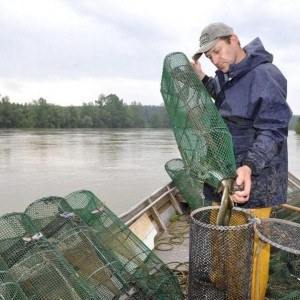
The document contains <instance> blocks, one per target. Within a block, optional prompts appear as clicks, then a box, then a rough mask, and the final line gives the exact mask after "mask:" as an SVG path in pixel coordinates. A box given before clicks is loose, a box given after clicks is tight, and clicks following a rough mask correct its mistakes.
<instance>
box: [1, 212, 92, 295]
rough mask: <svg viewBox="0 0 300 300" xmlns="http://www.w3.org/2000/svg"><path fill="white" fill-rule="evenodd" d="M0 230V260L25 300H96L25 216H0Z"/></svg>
mask: <svg viewBox="0 0 300 300" xmlns="http://www.w3.org/2000/svg"><path fill="white" fill-rule="evenodd" d="M0 228H1V230H0V254H1V257H2V259H3V261H4V262H5V264H6V265H7V266H8V267H9V269H10V274H11V276H12V278H13V279H14V280H15V281H17V283H18V284H19V285H20V286H21V288H22V290H23V291H24V293H25V294H26V296H27V297H28V298H29V299H45V300H46V299H96V294H94V293H93V292H92V290H91V289H89V287H88V286H87V285H86V284H85V283H84V282H82V281H80V280H79V279H78V278H77V274H76V273H75V271H74V269H73V268H72V267H71V266H70V265H69V264H68V263H67V261H66V260H65V259H64V258H63V256H62V255H61V254H60V253H59V251H58V250H57V248H56V247H55V246H54V245H51V244H50V243H49V242H48V241H47V239H45V238H44V237H43V235H42V234H41V233H40V231H39V229H38V228H36V227H35V226H34V224H33V223H32V222H31V220H30V218H29V217H28V216H27V215H26V214H24V213H12V214H6V215H4V216H2V217H1V218H0ZM20 295H21V296H20V298H18V299H22V294H20ZM8 299H10V298H8Z"/></svg>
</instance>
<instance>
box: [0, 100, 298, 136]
mask: <svg viewBox="0 0 300 300" xmlns="http://www.w3.org/2000/svg"><path fill="white" fill-rule="evenodd" d="M0 98H1V100H0V128H170V124H169V118H168V114H167V111H166V109H165V107H164V106H163V105H161V106H153V105H145V106H143V105H141V104H140V103H136V102H133V103H131V104H130V105H127V104H126V103H124V102H123V100H122V99H120V98H119V97H118V96H117V95H115V94H110V95H108V96H105V95H104V94H101V95H100V96H99V97H98V99H97V100H96V101H94V102H89V103H83V105H82V106H59V105H54V104H50V103H48V102H47V100H46V99H44V98H40V99H38V100H33V101H32V102H30V103H28V104H18V103H11V102H10V100H9V97H8V96H5V97H1V96H0ZM289 130H295V131H296V133H298V134H300V116H296V115H294V116H292V119H291V121H290V123H289Z"/></svg>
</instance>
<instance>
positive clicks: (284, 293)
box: [255, 218, 300, 300]
mask: <svg viewBox="0 0 300 300" xmlns="http://www.w3.org/2000/svg"><path fill="white" fill-rule="evenodd" d="M255 230H256V233H257V234H258V236H259V237H260V239H261V240H262V241H264V242H266V243H268V244H270V245H271V260H270V271H269V281H268V289H267V293H266V296H267V297H268V298H269V299H284V300H295V299H300V238H299V236H300V224H298V223H295V222H291V221H287V220H283V219H275V218H268V219H263V220H261V223H260V224H256V225H255Z"/></svg>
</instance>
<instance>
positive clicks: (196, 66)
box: [192, 60, 205, 80]
mask: <svg viewBox="0 0 300 300" xmlns="http://www.w3.org/2000/svg"><path fill="white" fill-rule="evenodd" d="M192 67H193V68H194V70H195V72H196V73H197V74H198V76H199V77H200V79H201V80H202V79H203V78H204V76H205V73H204V72H203V71H202V68H201V64H200V62H199V60H197V61H192Z"/></svg>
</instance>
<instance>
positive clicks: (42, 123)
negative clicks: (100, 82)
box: [0, 94, 170, 128]
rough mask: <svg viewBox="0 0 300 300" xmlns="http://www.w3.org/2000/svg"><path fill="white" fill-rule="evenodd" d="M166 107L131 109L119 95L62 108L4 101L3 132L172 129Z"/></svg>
mask: <svg viewBox="0 0 300 300" xmlns="http://www.w3.org/2000/svg"><path fill="white" fill-rule="evenodd" d="M169 127H170V125H169V119H168V115H167V112H166V109H165V107H164V106H151V105H146V106H142V105H141V104H140V103H136V102H133V103H131V105H127V104H126V103H124V102H123V100H122V99H120V98H119V97H118V96H117V95H115V94H110V95H108V96H105V95H103V94H101V95H100V96H99V97H98V99H97V100H96V101H94V102H89V103H83V105H82V106H59V105H54V104H49V103H48V102H47V100H46V99H44V98H40V99H38V100H33V101H32V102H30V103H28V104H18V103H11V102H10V100H9V97H7V96H5V97H2V98H1V101H0V128H169Z"/></svg>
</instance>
